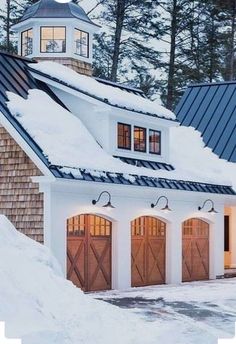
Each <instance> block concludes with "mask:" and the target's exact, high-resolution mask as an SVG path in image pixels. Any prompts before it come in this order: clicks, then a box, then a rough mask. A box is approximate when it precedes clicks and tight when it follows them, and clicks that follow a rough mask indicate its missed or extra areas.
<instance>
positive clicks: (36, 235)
mask: <svg viewBox="0 0 236 344" xmlns="http://www.w3.org/2000/svg"><path fill="white" fill-rule="evenodd" d="M40 175H42V173H41V172H40V171H39V169H38V168H37V167H36V166H35V165H34V164H33V162H32V161H31V160H30V159H29V157H28V156H27V155H26V154H25V152H24V151H23V150H22V149H21V148H20V147H19V145H18V144H17V143H16V142H15V141H14V140H13V138H12V137H11V136H10V135H9V134H8V132H7V131H6V130H5V129H4V128H3V127H2V126H1V125H0V214H4V215H5V216H7V217H8V219H9V220H10V221H11V222H12V223H13V224H14V226H15V227H16V228H17V229H18V230H19V231H20V232H22V233H24V234H26V235H28V236H29V237H31V238H32V239H35V240H37V241H39V242H43V194H40V193H39V187H38V184H36V183H32V181H31V179H30V177H32V176H40Z"/></svg>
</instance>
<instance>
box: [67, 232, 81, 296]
mask: <svg viewBox="0 0 236 344" xmlns="http://www.w3.org/2000/svg"><path fill="white" fill-rule="evenodd" d="M67 278H68V279H70V280H71V281H72V282H73V283H74V284H75V285H76V286H77V287H79V288H81V289H84V288H85V240H84V239H83V238H82V239H81V238H70V239H69V240H68V248H67Z"/></svg>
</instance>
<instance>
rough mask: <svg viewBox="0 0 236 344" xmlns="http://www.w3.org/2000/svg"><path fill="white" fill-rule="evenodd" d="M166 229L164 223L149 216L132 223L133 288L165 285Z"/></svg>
mask: <svg viewBox="0 0 236 344" xmlns="http://www.w3.org/2000/svg"><path fill="white" fill-rule="evenodd" d="M165 228H166V226H165V223H164V222H162V221H160V220H158V219H156V218H152V217H148V216H144V217H141V218H138V219H135V220H134V221H133V222H132V224H131V232H132V246H131V266H132V286H134V287H139V286H145V285H155V284H162V283H165V255H166V230H165Z"/></svg>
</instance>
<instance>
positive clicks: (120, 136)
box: [117, 123, 131, 149]
mask: <svg viewBox="0 0 236 344" xmlns="http://www.w3.org/2000/svg"><path fill="white" fill-rule="evenodd" d="M117 141H118V148H121V149H131V125H129V124H124V123H118V127H117Z"/></svg>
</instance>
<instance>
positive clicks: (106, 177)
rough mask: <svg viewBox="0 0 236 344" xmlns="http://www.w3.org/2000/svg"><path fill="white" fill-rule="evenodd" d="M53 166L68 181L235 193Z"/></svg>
mask: <svg viewBox="0 0 236 344" xmlns="http://www.w3.org/2000/svg"><path fill="white" fill-rule="evenodd" d="M53 166H54V167H55V168H56V169H57V172H58V173H59V174H61V176H60V177H63V178H64V177H65V176H69V175H70V178H69V179H75V180H84V181H93V182H108V183H113V184H123V185H127V184H128V185H133V186H146V187H156V188H164V189H171V190H181V191H195V192H204V193H215V194H229V195H236V192H235V191H234V190H233V188H232V187H231V186H229V185H220V184H212V183H205V182H196V181H188V180H177V179H171V178H164V177H151V176H150V177H149V176H144V175H138V174H130V173H127V174H125V173H120V172H109V171H98V170H92V169H84V168H76V167H68V166H65V167H62V166H56V165H51V167H53ZM57 177H58V175H57Z"/></svg>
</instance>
